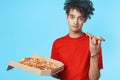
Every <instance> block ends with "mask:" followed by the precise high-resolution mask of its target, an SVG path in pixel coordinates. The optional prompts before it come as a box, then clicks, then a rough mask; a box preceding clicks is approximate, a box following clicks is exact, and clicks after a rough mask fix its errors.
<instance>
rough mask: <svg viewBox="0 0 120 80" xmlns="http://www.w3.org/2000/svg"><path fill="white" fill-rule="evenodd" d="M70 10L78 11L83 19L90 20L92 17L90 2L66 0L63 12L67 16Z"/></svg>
mask: <svg viewBox="0 0 120 80" xmlns="http://www.w3.org/2000/svg"><path fill="white" fill-rule="evenodd" d="M71 9H77V10H79V11H80V12H81V13H82V14H83V15H84V16H85V18H86V19H87V18H89V19H90V18H91V15H94V13H93V11H94V10H95V9H94V8H93V3H92V2H91V1H90V0H66V1H65V3H64V10H65V11H66V14H69V12H70V10H71Z"/></svg>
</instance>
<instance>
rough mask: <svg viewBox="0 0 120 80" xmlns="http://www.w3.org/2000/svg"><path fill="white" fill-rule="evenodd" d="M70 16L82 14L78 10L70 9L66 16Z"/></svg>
mask: <svg viewBox="0 0 120 80" xmlns="http://www.w3.org/2000/svg"><path fill="white" fill-rule="evenodd" d="M70 14H72V15H75V16H83V14H82V13H81V12H80V10H78V9H74V8H72V9H70V12H69V14H68V15H70Z"/></svg>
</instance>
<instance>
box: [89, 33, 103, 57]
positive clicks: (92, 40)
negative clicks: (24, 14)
mask: <svg viewBox="0 0 120 80" xmlns="http://www.w3.org/2000/svg"><path fill="white" fill-rule="evenodd" d="M89 46H90V53H91V56H94V55H96V54H98V53H99V52H100V48H101V40H98V39H97V38H96V37H95V36H92V35H91V36H89Z"/></svg>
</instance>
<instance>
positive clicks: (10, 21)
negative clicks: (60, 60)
mask: <svg viewBox="0 0 120 80" xmlns="http://www.w3.org/2000/svg"><path fill="white" fill-rule="evenodd" d="M92 1H93V3H94V7H95V9H96V10H95V11H94V16H92V19H91V20H88V21H87V22H86V24H85V25H84V27H83V31H85V32H87V31H88V32H91V33H92V34H94V35H101V36H103V37H104V38H105V39H106V41H105V42H103V43H102V48H103V64H104V69H103V70H101V78H100V80H120V77H119V76H120V74H119V71H120V69H119V68H120V61H119V60H120V42H119V38H120V35H119V34H120V32H119V31H120V30H119V27H120V10H119V9H118V8H119V7H120V1H119V0H92ZM63 6H64V0H0V73H1V75H0V80H18V79H21V80H56V79H55V78H52V77H49V76H48V77H46V76H38V75H36V74H32V73H29V72H26V71H23V70H20V69H16V68H14V69H13V70H10V71H6V68H7V65H8V63H9V61H10V60H15V61H19V60H20V59H21V58H24V57H31V55H32V54H33V53H38V54H41V55H43V56H47V57H50V54H51V47H52V43H53V41H54V40H55V39H56V38H58V37H61V36H63V35H66V34H67V33H68V31H69V29H68V25H67V21H66V18H65V11H64V10H63Z"/></svg>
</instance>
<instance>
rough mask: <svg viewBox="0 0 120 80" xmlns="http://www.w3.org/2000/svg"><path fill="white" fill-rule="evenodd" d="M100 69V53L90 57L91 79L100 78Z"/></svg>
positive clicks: (96, 79)
mask: <svg viewBox="0 0 120 80" xmlns="http://www.w3.org/2000/svg"><path fill="white" fill-rule="evenodd" d="M99 77H100V71H99V67H98V55H96V56H94V57H91V58H90V69H89V78H90V80H98V79H99Z"/></svg>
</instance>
